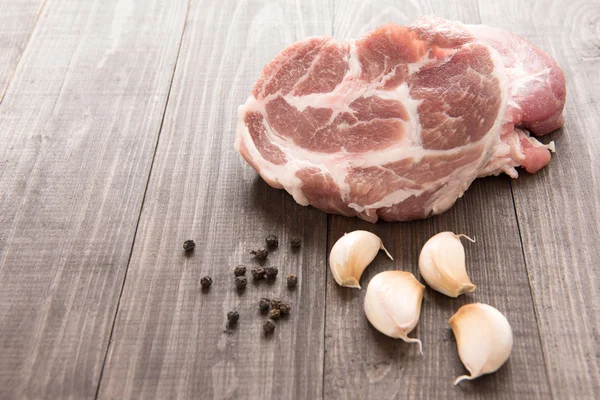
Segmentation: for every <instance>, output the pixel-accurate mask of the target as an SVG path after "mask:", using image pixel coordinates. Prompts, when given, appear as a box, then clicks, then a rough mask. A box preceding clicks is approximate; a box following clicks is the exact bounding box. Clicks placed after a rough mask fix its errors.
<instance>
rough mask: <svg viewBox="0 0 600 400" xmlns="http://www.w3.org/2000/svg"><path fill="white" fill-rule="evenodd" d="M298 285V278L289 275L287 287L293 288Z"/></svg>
mask: <svg viewBox="0 0 600 400" xmlns="http://www.w3.org/2000/svg"><path fill="white" fill-rule="evenodd" d="M297 283H298V277H297V276H296V275H294V274H289V275H288V277H287V286H288V287H289V288H292V287H294V286H296V284H297Z"/></svg>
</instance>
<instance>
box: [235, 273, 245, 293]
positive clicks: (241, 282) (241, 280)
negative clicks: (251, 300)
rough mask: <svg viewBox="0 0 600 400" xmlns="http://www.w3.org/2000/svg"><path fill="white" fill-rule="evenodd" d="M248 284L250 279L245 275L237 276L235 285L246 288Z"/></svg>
mask: <svg viewBox="0 0 600 400" xmlns="http://www.w3.org/2000/svg"><path fill="white" fill-rule="evenodd" d="M247 284H248V279H246V277H245V276H237V277H236V278H235V286H236V287H237V288H238V289H240V290H241V289H244V288H245V287H246V285H247Z"/></svg>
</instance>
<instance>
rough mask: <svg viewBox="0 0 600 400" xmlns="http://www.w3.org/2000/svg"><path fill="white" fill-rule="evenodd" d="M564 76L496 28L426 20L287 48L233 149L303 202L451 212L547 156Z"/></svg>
mask: <svg viewBox="0 0 600 400" xmlns="http://www.w3.org/2000/svg"><path fill="white" fill-rule="evenodd" d="M564 102H565V80H564V75H563V73H562V71H561V69H560V68H559V67H558V66H557V64H556V62H555V61H554V60H553V59H552V58H551V57H550V56H548V55H547V54H545V53H543V52H542V51H541V50H539V49H537V48H536V47H534V46H533V45H532V44H530V43H528V42H527V41H525V40H524V39H522V38H520V37H518V36H515V35H513V34H511V33H508V32H506V31H503V30H501V29H495V28H490V27H486V26H468V25H463V24H461V23H458V22H450V21H446V20H443V19H439V18H436V17H431V16H429V17H423V18H420V19H419V20H417V21H416V22H415V23H414V24H413V25H411V26H407V27H406V26H399V25H395V24H388V25H384V26H381V27H379V28H377V29H375V30H374V31H372V32H370V33H368V34H366V35H364V36H363V37H361V38H359V39H356V40H354V39H349V40H346V41H343V42H338V41H336V40H335V39H333V38H331V37H326V36H321V37H312V38H308V39H305V40H302V41H299V42H296V43H294V44H292V45H291V46H289V47H288V48H286V49H285V50H283V51H282V52H281V53H280V54H279V55H277V57H275V59H274V60H273V61H271V62H270V63H269V64H268V65H267V66H266V67H265V68H264V70H263V73H262V75H261V77H260V78H259V80H258V81H257V82H256V84H255V86H254V89H253V91H252V94H251V96H250V97H249V98H248V100H247V101H246V103H245V104H244V105H242V106H240V108H239V111H238V114H239V121H238V127H237V135H236V141H235V146H236V149H237V150H238V151H239V152H240V154H241V155H242V156H243V157H244V158H245V159H246V161H247V162H248V163H249V164H250V165H251V166H252V167H254V169H256V171H258V173H259V174H260V175H261V177H262V178H263V179H264V180H265V181H266V182H267V183H269V184H270V185H271V186H273V187H275V188H283V189H285V190H287V191H288V192H289V193H290V194H291V195H292V196H293V197H294V199H295V200H296V201H297V202H298V203H300V204H302V205H308V204H310V205H312V206H314V207H317V208H319V209H321V210H323V211H326V212H329V213H335V214H341V215H347V216H358V217H359V218H362V219H364V220H366V221H370V222H375V221H377V219H378V218H382V219H384V220H389V221H404V220H411V219H417V218H425V217H428V216H430V215H433V214H439V213H442V212H444V211H446V210H447V209H448V208H450V207H451V206H452V205H453V204H454V203H455V202H456V200H457V199H458V198H459V197H460V196H462V194H463V193H464V191H465V190H466V189H467V188H468V187H469V185H470V184H471V182H472V181H473V180H474V179H475V178H477V177H481V176H486V175H497V174H500V173H503V172H505V173H507V174H508V175H510V176H512V177H514V178H516V177H517V176H518V173H517V171H516V169H515V167H518V166H522V167H524V168H525V169H526V170H527V171H529V172H536V171H538V170H539V169H540V168H543V167H544V166H545V165H546V164H548V162H549V161H550V152H549V149H552V150H553V147H552V146H553V144H552V143H551V144H550V145H548V146H546V145H543V144H541V143H540V142H539V141H537V140H536V139H535V138H533V137H531V136H530V135H529V133H528V131H529V132H531V133H533V134H535V135H543V134H546V133H548V132H550V131H552V130H554V129H556V128H558V127H560V126H561V125H562V123H563V119H562V109H563V106H564Z"/></svg>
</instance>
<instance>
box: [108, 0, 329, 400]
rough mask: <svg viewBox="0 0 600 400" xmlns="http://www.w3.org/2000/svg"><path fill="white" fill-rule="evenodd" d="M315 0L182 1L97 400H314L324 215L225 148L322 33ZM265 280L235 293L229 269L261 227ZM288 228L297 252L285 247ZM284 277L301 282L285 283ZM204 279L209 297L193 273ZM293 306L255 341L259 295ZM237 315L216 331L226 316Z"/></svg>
mask: <svg viewBox="0 0 600 400" xmlns="http://www.w3.org/2000/svg"><path fill="white" fill-rule="evenodd" d="M331 20H332V16H331V10H330V9H329V8H328V6H327V5H326V4H325V5H324V3H323V2H321V1H316V0H314V1H310V2H306V1H300V0H298V1H285V2H266V1H265V2H262V1H260V2H258V1H251V2H236V1H232V0H227V1H223V2H213V1H193V2H192V7H191V10H190V13H189V17H188V22H187V26H186V30H185V34H184V40H183V45H182V49H181V55H180V58H179V62H178V65H177V68H176V74H175V79H174V84H173V88H172V91H171V97H170V101H169V105H168V109H167V113H166V118H165V123H164V127H163V131H162V133H161V137H160V143H159V145H158V151H157V154H156V160H155V163H154V166H153V171H152V175H151V179H150V183H149V189H148V194H147V197H146V200H145V203H144V209H143V213H142V217H141V222H140V228H139V230H138V235H137V238H136V241H135V246H134V249H133V255H132V259H131V264H130V267H129V271H128V273H127V279H126V283H125V288H124V292H123V297H122V299H121V303H120V307H119V312H118V317H117V321H116V326H115V331H114V336H113V340H112V344H111V346H110V350H109V357H108V361H107V364H106V366H105V371H104V377H103V379H102V382H101V387H100V393H99V394H100V396H99V397H100V398H102V399H105V398H106V399H117V398H118V399H122V398H144V399H148V398H156V399H166V398H206V399H209V398H214V399H221V398H253V399H269V398H272V399H281V398H301V399H316V398H320V397H321V396H322V379H323V372H322V368H323V340H324V339H323V338H324V331H323V329H324V313H325V306H324V300H325V274H326V263H325V251H326V233H327V216H326V215H325V214H323V213H321V212H319V211H317V210H314V209H311V208H305V207H301V206H298V205H297V204H295V203H294V201H293V199H292V198H291V196H289V195H288V194H287V193H285V192H283V191H278V190H275V189H272V188H270V187H268V186H267V185H266V184H265V183H264V182H263V181H262V180H260V179H259V178H258V177H257V174H256V173H255V172H254V171H253V170H252V169H251V168H250V167H249V166H247V165H246V164H245V162H243V161H242V160H241V158H240V156H239V155H238V154H237V153H236V152H235V150H234V148H233V140H234V136H235V125H236V120H237V107H238V106H239V105H240V104H242V103H243V102H244V101H245V100H246V98H247V96H248V95H249V93H250V90H251V88H252V85H253V84H254V81H255V80H256V79H257V78H258V76H259V74H260V72H261V70H262V67H263V65H264V64H265V63H267V62H268V61H269V60H270V59H271V58H272V57H274V56H275V55H276V54H277V53H278V52H279V51H281V50H282V49H283V48H284V47H285V46H287V45H288V44H289V43H291V42H293V41H295V40H298V39H300V38H304V37H306V36H310V35H315V34H331ZM270 233H273V234H276V235H277V236H279V238H280V240H281V242H282V244H281V245H280V248H279V249H278V250H276V251H275V252H273V253H272V254H271V255H270V256H269V259H268V262H267V264H268V265H276V266H279V277H278V279H277V280H276V282H275V283H274V284H272V285H269V284H267V283H266V282H262V283H261V284H259V285H254V284H253V283H252V279H251V275H250V273H249V272H248V274H247V275H248V278H250V283H249V284H248V287H247V289H246V290H245V291H244V292H242V293H239V294H238V293H237V291H236V290H235V287H234V281H233V268H234V267H235V266H236V265H238V264H245V265H246V266H247V267H248V268H250V267H252V266H254V265H255V263H254V262H253V260H252V258H251V257H250V255H249V254H248V252H249V251H250V250H251V249H253V248H255V247H256V246H260V245H264V238H265V236H266V235H267V234H270ZM291 235H298V236H301V237H302V238H303V240H304V245H303V247H302V249H301V250H300V251H299V252H297V253H294V252H292V251H291V250H290V246H289V239H290V236H291ZM188 238H193V239H195V240H196V243H197V247H196V250H195V251H194V253H193V254H192V255H191V256H190V257H186V256H184V254H183V251H182V243H183V241H184V240H186V239H188ZM290 272H295V273H296V274H298V276H299V281H300V283H299V287H298V288H297V289H296V290H295V291H291V292H290V291H288V289H287V288H286V286H285V276H287V274H288V273H290ZM204 275H210V276H212V279H213V281H214V283H213V285H212V287H211V288H210V290H209V291H208V292H207V293H203V292H202V290H201V289H200V278H201V277H202V276H204ZM262 296H266V297H271V296H280V297H281V298H283V299H286V298H287V299H289V300H291V302H292V307H293V311H292V314H291V315H290V317H289V318H286V319H283V320H280V322H278V324H277V328H276V331H275V334H274V335H273V336H272V337H265V336H264V335H263V331H262V324H263V322H264V321H265V319H266V318H265V317H264V316H262V315H260V313H259V310H258V301H259V299H260V297H262ZM230 310H237V311H239V312H240V314H241V317H240V321H239V323H238V326H237V328H236V329H235V330H234V331H233V333H231V334H227V333H224V332H223V331H224V328H225V322H226V313H227V312H228V311H230Z"/></svg>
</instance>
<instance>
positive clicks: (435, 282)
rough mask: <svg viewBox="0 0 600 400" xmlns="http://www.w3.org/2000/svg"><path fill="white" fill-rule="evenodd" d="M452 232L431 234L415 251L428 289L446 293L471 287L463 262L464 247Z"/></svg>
mask: <svg viewBox="0 0 600 400" xmlns="http://www.w3.org/2000/svg"><path fill="white" fill-rule="evenodd" d="M461 237H465V238H467V239H469V240H471V241H472V242H474V241H475V240H473V239H471V238H470V237H468V236H466V235H462V234H459V235H455V234H454V233H452V232H440V233H438V234H437V235H434V236H433V237H431V238H430V239H429V240H428V241H427V242H426V243H425V245H424V246H423V249H421V254H420V255H419V273H420V274H421V276H422V277H423V279H425V282H427V284H428V285H429V286H431V288H432V289H434V290H437V291H438V292H440V293H443V294H445V295H446V296H450V297H458V296H459V295H461V294H463V293H467V292H472V291H474V290H475V288H476V286H475V285H474V284H473V282H471V279H470V278H469V275H467V269H466V266H465V249H464V247H463V245H462V243H461V242H460V238H461Z"/></svg>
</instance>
